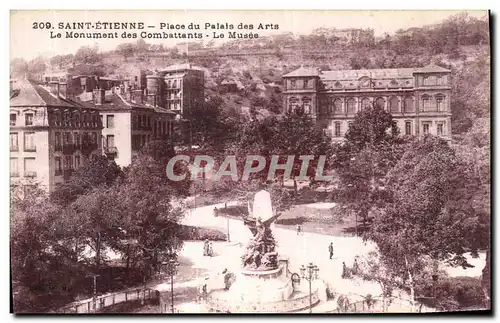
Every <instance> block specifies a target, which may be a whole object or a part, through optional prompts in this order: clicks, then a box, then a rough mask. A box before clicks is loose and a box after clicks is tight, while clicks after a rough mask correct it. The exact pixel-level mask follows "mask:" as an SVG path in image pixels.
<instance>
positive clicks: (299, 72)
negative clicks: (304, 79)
mask: <svg viewBox="0 0 500 323" xmlns="http://www.w3.org/2000/svg"><path fill="white" fill-rule="evenodd" d="M300 76H319V70H318V69H317V68H308V67H303V66H301V67H300V68H298V69H296V70H295V71H292V72H290V73H288V74H285V75H283V77H300Z"/></svg>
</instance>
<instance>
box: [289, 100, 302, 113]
mask: <svg viewBox="0 0 500 323" xmlns="http://www.w3.org/2000/svg"><path fill="white" fill-rule="evenodd" d="M289 102H290V103H289V105H288V112H295V110H296V109H297V107H298V105H299V100H298V99H297V98H294V97H292V98H290V101H289Z"/></svg>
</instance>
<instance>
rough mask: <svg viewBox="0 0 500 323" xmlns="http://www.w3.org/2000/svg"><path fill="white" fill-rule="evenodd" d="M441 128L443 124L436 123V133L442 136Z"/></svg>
mask: <svg viewBox="0 0 500 323" xmlns="http://www.w3.org/2000/svg"><path fill="white" fill-rule="evenodd" d="M443 129H444V125H443V124H442V123H438V125H437V134H438V136H442V135H443Z"/></svg>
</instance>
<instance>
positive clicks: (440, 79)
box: [436, 76, 444, 85]
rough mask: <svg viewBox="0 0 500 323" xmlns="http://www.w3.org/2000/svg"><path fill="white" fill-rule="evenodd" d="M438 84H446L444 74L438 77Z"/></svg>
mask: <svg viewBox="0 0 500 323" xmlns="http://www.w3.org/2000/svg"><path fill="white" fill-rule="evenodd" d="M436 83H437V85H444V78H443V77H442V76H438V77H437V82H436Z"/></svg>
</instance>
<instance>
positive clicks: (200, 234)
mask: <svg viewBox="0 0 500 323" xmlns="http://www.w3.org/2000/svg"><path fill="white" fill-rule="evenodd" d="M180 238H181V239H182V240H199V241H203V240H207V239H208V240H210V241H226V240H227V236H226V234H224V233H222V232H221V231H219V230H215V229H208V228H198V227H192V226H187V225H184V226H182V227H181V233H180Z"/></svg>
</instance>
